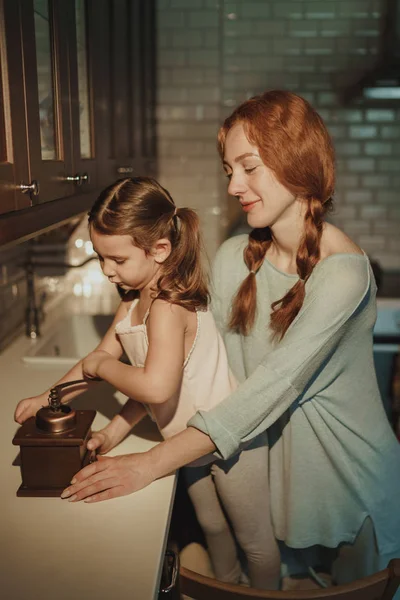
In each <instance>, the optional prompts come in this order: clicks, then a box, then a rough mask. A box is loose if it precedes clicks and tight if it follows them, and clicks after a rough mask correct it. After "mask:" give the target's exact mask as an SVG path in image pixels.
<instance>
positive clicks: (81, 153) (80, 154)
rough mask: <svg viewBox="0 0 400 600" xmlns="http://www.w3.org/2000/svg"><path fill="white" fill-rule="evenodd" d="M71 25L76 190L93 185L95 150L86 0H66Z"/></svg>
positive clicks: (90, 37)
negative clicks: (72, 24)
mask: <svg viewBox="0 0 400 600" xmlns="http://www.w3.org/2000/svg"><path fill="white" fill-rule="evenodd" d="M68 4H69V9H70V11H71V19H72V21H73V23H74V27H73V29H72V31H71V39H70V44H69V49H70V58H69V64H70V69H69V74H70V95H71V135H72V156H73V170H74V176H75V178H76V183H75V185H76V188H77V190H76V191H77V193H79V192H86V191H90V190H92V189H94V188H96V186H97V168H98V165H97V152H96V144H95V138H94V134H95V128H94V116H93V114H94V113H93V97H94V90H93V82H92V73H93V57H94V53H95V48H94V35H93V32H92V25H93V24H92V22H91V20H90V18H89V17H90V13H89V7H88V2H87V0H75V2H70V3H68Z"/></svg>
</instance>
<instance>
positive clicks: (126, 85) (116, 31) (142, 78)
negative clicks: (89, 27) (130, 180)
mask: <svg viewBox="0 0 400 600" xmlns="http://www.w3.org/2000/svg"><path fill="white" fill-rule="evenodd" d="M91 9H92V13H91V15H90V18H89V22H92V24H93V35H94V38H93V40H94V43H95V47H96V48H97V52H98V54H97V56H96V58H97V60H96V61H95V64H94V68H95V72H94V81H95V84H94V85H95V87H96V90H97V91H98V94H96V99H95V109H96V122H97V123H98V130H97V142H98V148H99V164H100V166H101V170H100V175H99V177H100V183H101V185H106V184H107V183H108V182H110V181H113V180H114V179H116V178H118V177H126V176H128V177H129V176H131V175H132V174H139V173H140V174H146V175H155V173H156V160H155V159H156V148H155V146H156V144H155V122H154V119H155V111H154V108H155V79H154V74H155V69H156V64H155V10H154V3H153V2H143V1H141V0H129V1H127V0H114V1H113V2H110V1H109V0H97V1H96V2H92V3H91Z"/></svg>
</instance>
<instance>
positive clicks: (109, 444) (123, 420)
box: [87, 398, 147, 454]
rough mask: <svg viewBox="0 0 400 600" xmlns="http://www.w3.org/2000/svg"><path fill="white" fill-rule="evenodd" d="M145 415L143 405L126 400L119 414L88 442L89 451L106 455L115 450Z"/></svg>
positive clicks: (129, 399)
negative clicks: (96, 451)
mask: <svg viewBox="0 0 400 600" xmlns="http://www.w3.org/2000/svg"><path fill="white" fill-rule="evenodd" d="M146 414H147V411H146V409H145V408H144V406H143V404H141V403H140V402H136V400H133V399H132V398H128V400H127V401H126V402H125V404H124V406H123V407H122V408H121V410H120V412H119V413H118V414H117V415H115V417H114V418H113V419H112V420H111V421H110V423H108V425H106V427H104V428H103V429H100V431H95V432H94V433H93V436H92V438H91V439H90V440H89V441H88V443H87V447H88V449H89V450H98V452H99V454H106V453H107V452H109V451H110V450H112V448H115V446H117V445H118V444H119V443H120V442H121V441H122V440H123V439H124V438H125V437H126V436H127V435H128V433H129V432H130V431H131V429H132V428H133V427H134V426H135V425H137V423H139V422H140V421H141V420H142V419H143V417H145V416H146Z"/></svg>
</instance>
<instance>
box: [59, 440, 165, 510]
mask: <svg viewBox="0 0 400 600" xmlns="http://www.w3.org/2000/svg"><path fill="white" fill-rule="evenodd" d="M154 479H155V477H154V476H153V475H152V472H151V463H150V459H149V453H148V452H143V453H141V454H126V455H122V456H113V457H107V456H99V457H98V460H97V462H94V463H92V464H91V465H88V466H87V467H84V468H83V469H82V470H81V471H79V473H77V474H76V475H75V477H74V478H73V479H72V481H71V483H72V485H70V486H69V487H68V488H66V489H65V490H64V491H63V493H62V494H61V498H68V501H69V502H78V501H79V500H84V501H85V502H101V501H102V500H109V499H110V498H117V497H119V496H126V495H127V494H132V493H133V492H137V491H138V490H141V489H142V488H144V487H146V486H147V485H149V484H150V483H152V482H153V481H154Z"/></svg>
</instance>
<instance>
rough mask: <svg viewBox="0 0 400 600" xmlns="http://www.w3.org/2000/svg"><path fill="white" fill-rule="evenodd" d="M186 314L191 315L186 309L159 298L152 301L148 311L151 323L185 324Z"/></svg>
mask: <svg viewBox="0 0 400 600" xmlns="http://www.w3.org/2000/svg"><path fill="white" fill-rule="evenodd" d="M188 314H191V311H190V310H188V309H187V308H185V307H183V306H180V305H179V304H173V303H172V302H168V300H163V299H161V298H156V299H155V300H153V302H152V304H151V307H150V311H149V317H150V319H151V320H152V321H153V322H155V321H156V322H161V321H165V320H168V321H171V320H172V321H174V322H176V323H180V324H185V322H186V320H187V316H188Z"/></svg>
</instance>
